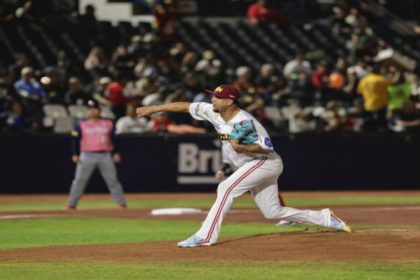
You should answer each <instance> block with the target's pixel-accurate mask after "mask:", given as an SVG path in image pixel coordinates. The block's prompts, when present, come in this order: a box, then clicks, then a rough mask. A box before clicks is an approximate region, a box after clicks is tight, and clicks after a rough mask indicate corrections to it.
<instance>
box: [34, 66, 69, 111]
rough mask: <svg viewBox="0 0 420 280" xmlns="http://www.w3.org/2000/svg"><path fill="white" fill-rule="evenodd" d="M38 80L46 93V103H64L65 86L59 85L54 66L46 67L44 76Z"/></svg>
mask: <svg viewBox="0 0 420 280" xmlns="http://www.w3.org/2000/svg"><path fill="white" fill-rule="evenodd" d="M40 81H41V84H42V86H43V87H44V90H45V92H46V94H47V102H48V103H50V104H62V105H64V104H65V100H64V99H65V97H64V92H65V88H64V87H63V86H62V85H61V83H60V78H59V75H58V73H57V72H56V71H55V69H54V68H51V67H48V68H46V69H45V76H43V77H42V78H41V80H40Z"/></svg>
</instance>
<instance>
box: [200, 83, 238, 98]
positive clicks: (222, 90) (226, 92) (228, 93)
mask: <svg viewBox="0 0 420 280" xmlns="http://www.w3.org/2000/svg"><path fill="white" fill-rule="evenodd" d="M205 91H206V92H207V93H211V94H213V95H214V96H216V97H219V98H229V99H233V100H236V99H238V98H239V92H238V90H237V89H236V88H235V87H234V86H232V85H221V86H218V87H217V88H215V89H214V90H208V89H206V90H205Z"/></svg>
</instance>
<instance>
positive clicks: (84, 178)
mask: <svg viewBox="0 0 420 280" xmlns="http://www.w3.org/2000/svg"><path fill="white" fill-rule="evenodd" d="M96 168H99V171H100V172H101V175H102V177H103V178H104V180H105V183H106V185H107V186H108V189H109V191H110V193H111V196H112V199H113V200H114V201H115V202H116V203H118V204H119V205H123V204H124V205H125V204H126V202H125V199H124V192H123V188H122V186H121V183H120V182H119V181H118V178H117V169H116V168H115V164H114V162H113V160H112V157H111V153H88V152H83V153H81V154H80V162H79V163H78V164H77V167H76V175H75V177H74V180H73V183H72V185H71V188H70V197H69V200H68V205H70V206H76V205H77V202H78V201H79V199H80V197H81V196H82V194H83V192H84V191H85V188H86V185H87V183H88V181H89V179H90V177H91V175H92V173H93V171H95V169H96Z"/></svg>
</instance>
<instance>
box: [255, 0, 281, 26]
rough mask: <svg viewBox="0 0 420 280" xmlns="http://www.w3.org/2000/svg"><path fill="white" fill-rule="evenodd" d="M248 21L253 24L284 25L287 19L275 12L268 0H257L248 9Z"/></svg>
mask: <svg viewBox="0 0 420 280" xmlns="http://www.w3.org/2000/svg"><path fill="white" fill-rule="evenodd" d="M248 20H249V22H250V23H251V24H260V23H272V22H276V23H284V22H286V21H287V19H286V17H285V16H283V15H282V14H280V13H279V12H278V11H277V10H275V9H274V8H273V7H272V5H270V4H269V1H268V0H257V2H256V3H254V4H251V5H250V6H249V8H248Z"/></svg>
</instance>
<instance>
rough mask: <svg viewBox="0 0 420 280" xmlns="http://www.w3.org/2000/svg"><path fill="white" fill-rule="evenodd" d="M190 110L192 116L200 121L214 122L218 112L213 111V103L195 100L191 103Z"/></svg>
mask: <svg viewBox="0 0 420 280" xmlns="http://www.w3.org/2000/svg"><path fill="white" fill-rule="evenodd" d="M189 112H190V114H191V116H192V117H193V118H194V119H196V120H199V121H210V122H212V121H213V120H214V119H215V118H216V113H215V112H213V105H211V104H210V103H205V102H194V103H191V104H190V107H189Z"/></svg>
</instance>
